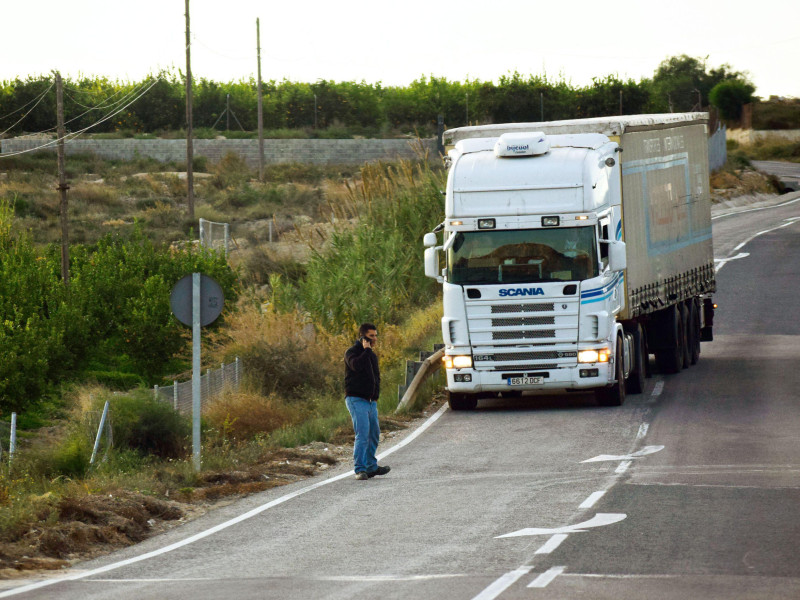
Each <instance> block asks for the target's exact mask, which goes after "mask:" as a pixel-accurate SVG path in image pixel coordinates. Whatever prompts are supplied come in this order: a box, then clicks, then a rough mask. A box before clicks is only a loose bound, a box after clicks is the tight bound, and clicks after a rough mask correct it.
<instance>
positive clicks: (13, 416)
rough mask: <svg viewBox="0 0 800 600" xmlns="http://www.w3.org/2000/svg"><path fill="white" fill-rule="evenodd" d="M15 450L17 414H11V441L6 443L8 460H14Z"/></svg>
mask: <svg viewBox="0 0 800 600" xmlns="http://www.w3.org/2000/svg"><path fill="white" fill-rule="evenodd" d="M16 450H17V413H15V412H12V413H11V440H10V441H9V443H8V460H9V462H11V461H12V460H13V459H14V452H16Z"/></svg>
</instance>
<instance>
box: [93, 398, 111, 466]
mask: <svg viewBox="0 0 800 600" xmlns="http://www.w3.org/2000/svg"><path fill="white" fill-rule="evenodd" d="M107 416H108V400H106V403H105V406H103V416H102V417H100V426H99V427H98V428H97V437H95V438H94V448H93V449H92V457H91V458H90V459H89V464H90V465H93V464H94V459H95V458H96V457H97V449H98V448H100V438H101V437H102V436H103V426H104V425H105V424H106V417H107Z"/></svg>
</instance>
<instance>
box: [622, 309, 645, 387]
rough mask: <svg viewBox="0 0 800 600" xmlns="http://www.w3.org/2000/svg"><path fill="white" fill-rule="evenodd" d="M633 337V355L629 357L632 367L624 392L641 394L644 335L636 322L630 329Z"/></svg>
mask: <svg viewBox="0 0 800 600" xmlns="http://www.w3.org/2000/svg"><path fill="white" fill-rule="evenodd" d="M630 333H631V336H632V338H633V344H632V346H633V348H632V350H633V356H632V357H631V359H632V361H631V362H632V363H633V368H632V369H631V373H630V376H629V377H628V379H626V380H625V392H626V393H631V394H641V393H642V392H643V391H644V385H645V384H644V379H645V376H646V372H645V364H644V362H645V354H644V352H645V349H644V335H642V326H641V325H639V324H638V323H637V324H636V326H635V327H634V328H632V329H631V330H630Z"/></svg>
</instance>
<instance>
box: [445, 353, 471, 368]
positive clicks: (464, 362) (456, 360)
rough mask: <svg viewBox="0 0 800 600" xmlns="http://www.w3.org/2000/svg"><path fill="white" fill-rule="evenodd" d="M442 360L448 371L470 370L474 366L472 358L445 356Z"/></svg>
mask: <svg viewBox="0 0 800 600" xmlns="http://www.w3.org/2000/svg"><path fill="white" fill-rule="evenodd" d="M442 360H443V361H444V367H445V368H446V369H468V368H470V367H471V366H472V357H471V356H445V357H444V358H442Z"/></svg>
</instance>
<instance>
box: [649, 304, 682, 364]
mask: <svg viewBox="0 0 800 600" xmlns="http://www.w3.org/2000/svg"><path fill="white" fill-rule="evenodd" d="M662 319H663V322H662V325H663V327H662V328H661V331H663V334H664V337H665V338H666V341H667V346H666V347H664V348H661V349H659V350H656V353H655V354H656V363H657V365H658V370H659V371H661V372H662V373H677V372H679V371H680V370H681V368H682V367H683V348H682V344H681V340H683V339H684V336H683V333H682V332H683V323H682V322H681V311H680V310H678V307H677V306H670V307H669V308H667V309H665V310H664V312H663V314H662Z"/></svg>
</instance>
